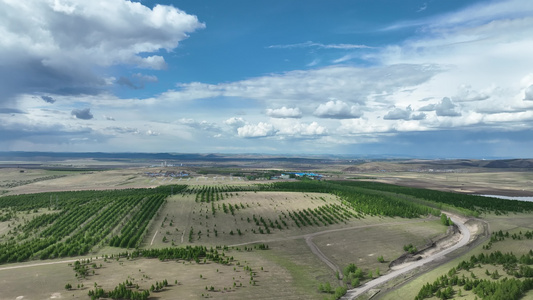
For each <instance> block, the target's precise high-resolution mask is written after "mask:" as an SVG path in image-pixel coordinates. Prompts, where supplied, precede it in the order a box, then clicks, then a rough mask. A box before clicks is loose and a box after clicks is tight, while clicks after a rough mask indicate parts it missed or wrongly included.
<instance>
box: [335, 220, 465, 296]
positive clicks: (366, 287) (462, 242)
mask: <svg viewBox="0 0 533 300" xmlns="http://www.w3.org/2000/svg"><path fill="white" fill-rule="evenodd" d="M450 218H451V219H452V221H453V222H454V224H456V225H457V226H458V227H459V231H460V232H461V234H462V238H461V240H460V241H459V242H458V243H457V244H455V245H453V246H451V247H450V248H447V249H445V250H443V251H441V252H438V253H435V254H433V255H431V256H429V257H426V258H424V259H421V260H419V261H415V262H413V263H411V264H410V265H408V266H406V267H404V268H402V269H399V270H395V271H392V272H390V273H388V274H386V275H383V276H381V277H378V278H376V279H374V280H371V281H369V282H367V283H365V284H363V285H361V286H360V287H357V288H355V289H351V290H348V292H347V293H346V295H344V296H343V297H342V298H341V299H344V300H348V299H355V298H357V297H359V296H360V295H362V294H364V293H365V292H367V291H368V290H370V289H372V288H375V287H376V286H378V285H381V284H383V283H385V282H387V281H389V280H391V279H393V278H395V277H397V276H399V275H401V274H404V273H406V272H409V271H411V270H413V269H416V268H418V267H420V266H422V265H424V264H426V263H429V262H432V261H434V260H437V259H440V258H442V257H443V256H444V255H446V254H448V253H450V252H452V251H455V250H457V249H459V248H461V247H463V246H465V245H466V244H468V241H469V240H470V231H469V230H468V228H467V227H466V226H465V225H464V223H462V222H461V220H459V219H458V218H455V217H450Z"/></svg>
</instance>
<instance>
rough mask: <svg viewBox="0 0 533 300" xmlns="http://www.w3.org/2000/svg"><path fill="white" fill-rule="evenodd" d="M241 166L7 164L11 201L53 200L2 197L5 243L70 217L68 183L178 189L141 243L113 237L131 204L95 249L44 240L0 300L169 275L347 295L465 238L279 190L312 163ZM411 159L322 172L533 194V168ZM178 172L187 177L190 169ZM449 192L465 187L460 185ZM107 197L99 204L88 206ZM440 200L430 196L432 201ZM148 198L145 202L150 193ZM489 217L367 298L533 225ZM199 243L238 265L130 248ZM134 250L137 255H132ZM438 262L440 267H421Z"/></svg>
mask: <svg viewBox="0 0 533 300" xmlns="http://www.w3.org/2000/svg"><path fill="white" fill-rule="evenodd" d="M237 162H238V160H237ZM237 162H235V161H234V162H232V163H231V168H230V167H228V166H225V165H216V166H213V165H209V164H208V163H205V162H204V163H203V164H201V165H200V164H199V163H194V165H195V166H183V165H181V166H180V167H177V166H175V165H173V166H157V167H155V166H153V165H154V164H155V163H150V164H148V163H147V165H146V166H138V165H137V166H134V167H132V166H131V164H132V163H131V162H128V163H127V166H125V165H121V164H120V163H116V164H112V166H110V168H109V169H102V168H91V167H90V164H88V163H87V162H79V164H76V162H75V161H71V160H69V161H66V162H64V164H63V165H62V162H60V161H59V162H57V161H56V162H55V165H54V168H48V167H42V166H41V167H32V168H22V167H17V166H15V165H11V166H9V167H6V168H3V169H1V173H0V190H1V191H2V194H3V196H2V197H1V198H0V202H1V201H2V200H3V199H8V198H6V197H17V196H15V195H26V194H36V195H37V196H36V197H37V198H45V200H43V201H44V202H43V203H45V202H46V205H43V206H42V207H36V208H33V209H28V210H16V209H14V208H10V206H9V205H7V204H5V205H3V206H2V214H1V215H0V217H3V219H2V221H1V222H0V240H1V243H3V244H4V245H5V246H6V245H10V243H13V241H15V243H23V242H24V241H27V240H30V239H31V238H33V237H35V238H39V236H42V234H43V232H45V231H46V227H47V226H52V225H42V226H43V227H36V229H33V231H28V233H26V232H25V231H24V228H26V227H27V226H28V224H29V223H31V221H32V220H35V219H39V217H42V216H44V215H53V214H55V213H61V212H62V210H61V209H60V208H58V207H59V206H60V205H58V204H57V203H54V202H57V201H59V202H61V201H65V196H63V195H64V194H62V193H63V192H67V191H104V192H105V191H109V190H111V191H112V190H121V191H123V192H125V193H126V192H128V191H131V193H135V189H146V188H148V189H151V188H156V187H160V188H161V187H162V188H163V189H165V191H166V193H168V192H170V193H169V194H168V196H166V197H165V200H164V201H163V202H162V203H161V205H160V207H159V208H157V210H156V211H155V212H154V214H153V217H150V218H149V221H148V222H147V223H146V225H145V226H146V227H145V229H138V230H142V232H141V233H142V235H141V238H140V240H139V242H138V243H137V244H136V246H134V247H122V246H121V247H117V246H116V245H115V246H112V245H111V244H112V243H113V242H112V241H113V238H114V237H115V238H117V237H120V236H122V235H121V234H122V231H123V230H124V228H126V227H127V225H128V223H129V222H131V221H132V218H133V216H134V213H135V212H136V211H138V210H139V208H138V207H137V208H136V207H133V206H132V207H133V208H132V210H131V212H128V211H126V210H124V215H123V217H121V219H120V220H117V222H116V224H115V223H114V224H115V225H113V228H111V230H110V231H109V233H107V234H106V235H105V236H104V237H102V240H100V241H97V242H95V244H94V246H91V247H90V249H89V251H88V252H86V253H80V254H81V255H66V256H60V257H56V258H52V259H43V257H42V253H43V252H42V251H44V250H39V251H41V252H39V251H37V252H35V253H33V254H32V256H31V257H30V258H29V259H24V260H22V261H20V262H13V261H9V262H7V263H4V264H2V265H0V286H1V287H2V289H1V290H2V292H1V294H0V299H19V300H20V299H60V298H70V299H73V298H74V299H90V298H91V297H90V296H89V292H90V291H92V290H97V289H102V290H104V291H111V290H113V289H114V288H115V287H117V286H119V285H120V284H122V283H125V282H128V283H131V286H129V287H128V289H130V290H135V291H150V290H151V287H152V285H157V283H161V282H163V281H166V282H167V285H166V286H164V287H162V288H161V289H159V290H157V289H155V290H151V293H150V299H152V298H154V297H155V298H154V299H156V298H157V299H176V298H180V299H181V298H186V299H201V298H214V299H247V298H260V299H274V298H276V299H278V298H285V299H302V298H306V299H323V298H324V297H334V298H336V297H337V295H336V294H334V292H335V290H336V289H339V288H341V289H342V288H344V287H346V288H348V289H350V288H353V287H356V286H357V285H358V284H364V282H368V281H370V280H372V279H373V278H378V277H380V276H383V275H385V274H388V273H389V272H392V270H393V269H398V268H400V269H401V267H402V266H408V265H409V264H410V263H411V261H412V259H410V258H409V257H413V259H415V260H416V255H417V253H418V255H420V256H424V255H426V256H431V255H433V254H432V253H437V252H439V251H441V250H443V249H445V248H447V247H449V246H451V245H452V244H453V243H455V242H449V243H447V242H446V241H447V240H449V241H452V240H453V232H450V230H449V228H448V227H447V226H444V225H443V224H442V222H441V218H439V216H438V215H433V216H432V215H430V214H418V216H417V217H409V218H407V217H399V216H393V215H386V214H385V212H384V211H383V212H382V211H379V209H377V211H376V210H374V211H373V212H369V211H364V208H363V206H357V205H358V204H357V205H356V204H354V202H353V201H352V200H350V199H351V198H350V197H349V196H346V194H343V192H334V193H332V192H318V191H316V190H313V189H311V190H309V191H299V190H283V189H280V188H278V187H276V184H279V183H299V182H305V181H306V180H307V181H309V180H310V179H304V181H302V180H298V179H278V177H277V176H280V174H282V173H284V172H285V173H286V172H296V171H299V169H298V168H299V167H302V169H304V168H303V167H304V166H302V165H301V164H299V163H295V164H293V165H290V166H288V165H286V164H285V165H283V166H277V168H276V166H273V165H269V166H268V168H254V167H251V165H252V166H261V165H264V164H266V163H265V162H257V163H254V164H250V163H247V165H246V166H245V167H243V168H236V167H235V164H236V163H237ZM4 163H6V162H4ZM17 163H20V162H17ZM156 163H157V162H156ZM417 163H418V162H417ZM190 164H191V165H193V163H190ZM412 164H413V162H412V163H411V164H410V165H409V168H408V169H406V167H405V165H406V163H398V162H369V163H358V164H357V165H356V166H350V164H349V162H343V163H338V162H337V163H335V164H325V163H324V164H317V165H316V166H315V168H314V169H313V171H314V172H316V173H320V174H321V175H322V176H323V178H322V182H323V183H320V182H317V181H316V180H315V181H312V180H311V181H309V182H315V183H319V184H327V183H328V182H331V183H333V184H337V183H335V182H345V183H349V182H358V181H361V180H362V181H375V182H387V183H394V184H398V185H403V186H411V187H413V186H417V187H428V188H433V189H436V190H442V191H454V192H460V193H464V194H467V193H476V194H477V193H483V194H496V195H510V196H513V195H520V196H531V195H532V194H533V191H532V190H531V186H532V185H531V184H530V183H531V180H532V176H531V173H529V171H527V170H519V169H510V170H506V169H498V170H493V169H490V170H488V171H487V170H484V169H483V168H481V167H476V168H470V167H465V168H463V169H460V170H458V169H457V168H454V169H453V170H454V171H453V172H452V171H446V172H447V173H444V174H443V173H441V172H437V171H436V170H437V169H430V168H426V167H427V165H428V162H424V166H422V165H420V164H418V165H417V169H416V170H413V169H412ZM304 165H305V168H306V169H307V170H306V172H309V173H311V172H310V171H309V165H308V162H306V163H305V164H304ZM400 167H401V168H400ZM376 170H377V171H376ZM446 170H451V167H450V166H448V167H447V169H446ZM180 172H181V173H180ZM172 174H187V175H186V176H179V177H177V176H173V175H172ZM265 174H267V175H265ZM267 176H268V177H267ZM338 180H341V181H338ZM339 184H340V183H339ZM342 186H345V185H343V184H340V185H338V188H340V189H341V190H342ZM348 186H349V185H348ZM165 187H168V188H165ZM350 188H351V187H350ZM353 191H354V192H355V191H357V193H360V194H357V195H358V196H354V197H356V198H357V197H359V198H358V199H363V198H365V197H367V198H368V197H384V198H383V199H389V198H390V199H393V198H396V196H391V195H392V194H391V193H390V192H386V191H380V190H372V191H370V190H368V188H357V187H355V188H354V190H353ZM44 193H46V194H44ZM39 195H42V196H39ZM449 195H450V196H449V197H453V195H454V194H449ZM102 197H103V196H102ZM391 197H392V198H391ZM409 197H412V199H413V201H414V200H416V199H415V198H416V197H414V196H408V195H406V194H405V195H403V196H402V197H400V198H398V199H403V200H401V201H402V202H399V203H405V202H406V201H407V202H409V199H410V198H409ZM9 199H10V198H9ZM58 199H59V200H58ZM379 199H382V198H379ZM406 199H407V200H406ZM41 200H42V199H41ZM96 200H97V199H94V200H89V202H87V203H88V204H87V205H91V203H92V201H96ZM431 200H432V199H425V198H424V200H423V201H431ZM139 201H140V202H139V203H141V204H142V203H144V202H143V201H145V200H142V199H141V200H139ZM351 201H352V202H351ZM398 201H400V200H398ZM420 201H422V200H420ZM110 203H112V202H110ZM414 203H419V202H416V201H415V202H414ZM424 203H425V202H424ZM510 203H511V202H510ZM141 204H139V205H141ZM106 205H107V206H106ZM106 205H103V206H102V208H101V209H100V210H99V211H97V212H95V213H94V217H92V218H89V219H87V221H85V222H83V223H81V225H80V228H82V227H84V226H89V225H90V224H91V221H92V220H96V219H97V215H99V214H103V211H104V210H105V209H107V208H108V207H109V206H110V205H111V204H106ZM417 205H418V204H417ZM54 206H57V207H54ZM119 206H120V205H117V209H118V207H119ZM430 206H432V207H430V209H435V208H441V209H442V210H443V211H445V210H446V207H447V206H446V205H444V206H443V204H438V203H434V205H430ZM139 207H140V206H139ZM369 209H370V208H369ZM65 212H67V211H66V210H65ZM478 218H480V219H479V220H480V221H475V219H471V217H468V216H466V217H463V220H464V222H466V224H467V226H468V228H469V232H471V233H472V238H471V239H470V241H469V245H468V246H465V247H462V248H460V249H459V250H458V251H455V252H453V253H451V254H449V255H446V256H445V257H444V258H442V259H440V260H439V261H434V262H432V263H430V264H428V265H425V266H422V267H420V268H417V269H415V270H414V271H410V273H406V274H405V275H402V276H400V277H397V278H395V279H393V280H391V281H389V282H387V283H385V284H384V285H380V287H379V288H378V289H374V290H372V291H371V292H370V294H365V295H363V296H361V297H363V298H364V297H366V298H368V297H369V295H373V297H377V298H382V299H413V298H414V297H415V296H416V294H417V293H418V290H419V289H420V287H421V285H423V284H424V283H425V282H426V281H429V280H433V279H434V278H437V277H438V276H440V275H439V274H441V273H442V272H447V270H448V269H449V266H451V265H453V264H457V261H458V260H460V259H464V258H465V257H469V255H471V254H472V253H480V252H482V251H484V249H480V248H481V247H483V246H485V245H487V243H488V242H489V237H490V233H491V232H494V231H499V230H504V231H510V232H511V233H513V232H518V231H527V230H532V229H533V228H532V227H531V226H533V225H532V223H531V212H520V213H516V212H510V213H508V212H502V211H498V212H497V213H496V214H495V213H494V212H490V211H483V210H482V211H481V214H480V215H479V216H478ZM484 223H485V224H487V225H483V224H484ZM50 224H53V222H51V223H50ZM81 230H82V229H77V230H75V231H73V232H72V233H69V234H67V235H66V236H65V237H64V238H62V239H61V242H63V243H65V242H66V243H68V241H69V239H72V238H73V237H75V236H76V233H77V231H81ZM409 244H411V245H412V246H414V247H415V248H416V249H417V250H416V251H415V256H410V255H409V254H408V253H406V250H405V249H406V248H405V246H406V245H409ZM504 245H507V246H504ZM196 246H201V247H206V249H209V248H215V249H218V250H219V252H220V254H221V255H223V257H226V261H213V260H210V259H199V260H195V259H187V258H181V259H157V258H148V257H138V256H132V255H131V254H132V253H134V252H135V251H137V250H136V249H139V250H143V249H145V250H146V251H148V250H150V249H155V250H157V249H168V248H176V249H178V248H186V247H196ZM532 246H533V245H532V244H531V243H530V241H522V242H518V241H516V242H513V243H511V244H504V243H501V244H497V243H495V244H494V246H493V249H500V248H501V249H507V248H506V247H511V248H512V249H513V251H516V252H517V253H527V252H528V251H529V249H531V248H532ZM265 247H266V248H265ZM435 247H437V248H435ZM498 247H500V248H498ZM126 252H128V253H129V254H124V253H126ZM424 253H429V254H424ZM0 254H1V253H0ZM0 256H1V255H0ZM40 256H41V257H40ZM426 256H424V257H426ZM39 258H41V259H39ZM76 261H81V262H82V263H81V264H82V265H86V267H87V269H88V272H87V274H85V275H84V276H81V275H79V273H77V271H76V270H75V268H74V265H75V262H76ZM350 264H354V265H355V266H357V269H359V270H360V271H359V272H360V273H361V275H360V276H361V277H357V278H355V277H354V275H353V274H354V273H345V272H344V270H345V268H346V267H348V266H349V265H350ZM426 272H429V273H427V274H428V275H425V276H420V275H421V274H426ZM347 277H350V279H349V280H348V279H347ZM354 279H357V280H356V281H353V280H354ZM67 285H69V286H68V287H67ZM455 295H456V296H457V293H456V294H455ZM461 295H462V296H461V297H462V298H461V299H463V298H464V299H474V298H473V296H474V294H472V293H468V292H463V293H462V294H461ZM528 295H530V293H529V294H528ZM391 297H392V298H391Z"/></svg>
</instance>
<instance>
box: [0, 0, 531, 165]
mask: <svg viewBox="0 0 533 300" xmlns="http://www.w3.org/2000/svg"><path fill="white" fill-rule="evenodd" d="M0 33H1V34H2V37H3V38H2V39H1V40H0V91H1V92H2V95H0V97H1V98H0V136H1V139H0V151H15V150H16V151H75V152H79V151H84V152H85V151H88V152H91V151H99V152H123V151H126V152H181V153H191V152H200V153H274V154H291V155H295V154H296V155H298V154H350V155H354V156H357V155H400V156H401V155H404V156H408V155H409V156H418V157H444V158H446V157H476V158H484V157H532V151H531V150H530V149H533V142H532V141H533V130H532V128H533V59H532V56H531V50H530V49H533V2H532V1H528V0H500V1H464V0H463V1H452V0H433V1H390V0H389V1H379V0H373V1H371V0H352V1H281V0H276V1H244V0H242V1H237V0H231V1H216V0H211V1H198V0H197V1H189V0H188V1H141V2H130V1H124V0H106V1H81V0H42V1H35V2H32V5H29V4H28V3H25V2H20V1H12V0H0Z"/></svg>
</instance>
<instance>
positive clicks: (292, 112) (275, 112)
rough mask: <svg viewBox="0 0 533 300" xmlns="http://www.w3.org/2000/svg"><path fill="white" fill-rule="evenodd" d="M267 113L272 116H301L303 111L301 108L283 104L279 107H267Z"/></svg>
mask: <svg viewBox="0 0 533 300" xmlns="http://www.w3.org/2000/svg"><path fill="white" fill-rule="evenodd" d="M266 114H267V116H269V117H272V118H301V117H302V112H301V111H300V109H299V108H287V107H285V106H283V107H282V108H278V109H270V108H269V109H267V110H266Z"/></svg>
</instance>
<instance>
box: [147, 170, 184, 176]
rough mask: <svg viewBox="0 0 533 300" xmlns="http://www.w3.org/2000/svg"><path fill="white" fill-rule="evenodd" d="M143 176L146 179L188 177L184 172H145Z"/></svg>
mask: <svg viewBox="0 0 533 300" xmlns="http://www.w3.org/2000/svg"><path fill="white" fill-rule="evenodd" d="M144 175H146V176H148V177H189V175H190V174H189V173H186V172H184V171H179V172H178V171H166V172H163V171H159V172H157V173H156V172H146V173H144Z"/></svg>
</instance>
